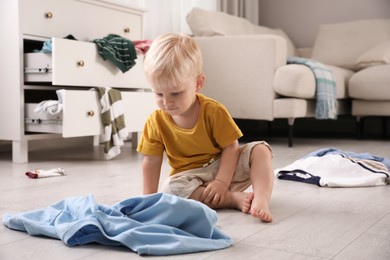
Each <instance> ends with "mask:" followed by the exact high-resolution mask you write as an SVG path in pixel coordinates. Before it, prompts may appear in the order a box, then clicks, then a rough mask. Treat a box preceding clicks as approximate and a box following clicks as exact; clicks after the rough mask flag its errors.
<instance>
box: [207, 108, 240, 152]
mask: <svg viewBox="0 0 390 260" xmlns="http://www.w3.org/2000/svg"><path fill="white" fill-rule="evenodd" d="M210 114H211V115H212V118H211V122H212V129H213V130H212V133H213V138H214V140H215V141H216V142H217V144H218V145H219V146H220V147H222V148H223V147H226V146H228V145H229V144H231V143H232V142H233V141H235V140H237V139H239V138H240V137H242V136H243V134H242V132H241V130H240V128H239V127H238V126H237V124H236V123H235V122H234V120H233V118H232V117H231V115H230V114H229V112H228V110H227V109H226V107H225V106H223V105H220V106H218V107H216V108H215V111H213V113H210Z"/></svg>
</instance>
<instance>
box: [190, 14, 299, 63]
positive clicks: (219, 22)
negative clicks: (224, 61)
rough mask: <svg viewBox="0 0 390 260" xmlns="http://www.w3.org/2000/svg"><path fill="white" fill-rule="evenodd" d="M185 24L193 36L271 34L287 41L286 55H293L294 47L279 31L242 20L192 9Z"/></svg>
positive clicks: (282, 32)
mask: <svg viewBox="0 0 390 260" xmlns="http://www.w3.org/2000/svg"><path fill="white" fill-rule="evenodd" d="M187 23H188V26H189V27H190V29H191V31H192V33H193V34H194V36H215V35H245V34H272V35H278V36H281V37H283V38H284V39H285V40H286V41H287V55H291V56H292V55H295V46H294V44H293V43H292V42H291V40H290V38H289V37H288V36H287V34H286V33H285V32H284V31H283V30H281V29H271V28H268V27H264V26H259V25H254V24H252V23H251V22H249V21H248V20H246V19H244V18H240V17H238V16H234V15H229V14H227V13H223V12H218V11H209V10H204V9H201V8H198V7H194V8H192V9H191V11H190V12H189V13H188V15H187Z"/></svg>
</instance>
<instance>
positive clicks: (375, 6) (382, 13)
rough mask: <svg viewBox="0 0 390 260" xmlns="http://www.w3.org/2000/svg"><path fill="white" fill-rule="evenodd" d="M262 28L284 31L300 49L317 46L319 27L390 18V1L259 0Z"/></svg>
mask: <svg viewBox="0 0 390 260" xmlns="http://www.w3.org/2000/svg"><path fill="white" fill-rule="evenodd" d="M259 2H260V11H259V14H260V15H259V24H260V25H263V26H268V27H272V28H282V29H283V30H284V31H285V32H286V33H287V34H288V35H289V36H290V38H291V40H292V41H293V42H294V44H295V45H296V47H311V46H313V44H314V40H315V36H316V33H317V29H318V25H320V24H326V23H335V22H345V21H352V20H358V19H371V18H390V0H259Z"/></svg>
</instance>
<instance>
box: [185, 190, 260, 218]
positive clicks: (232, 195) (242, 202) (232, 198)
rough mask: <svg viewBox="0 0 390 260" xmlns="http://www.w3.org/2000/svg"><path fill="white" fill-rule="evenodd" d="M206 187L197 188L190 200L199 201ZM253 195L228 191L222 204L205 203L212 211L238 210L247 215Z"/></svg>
mask: <svg viewBox="0 0 390 260" xmlns="http://www.w3.org/2000/svg"><path fill="white" fill-rule="evenodd" d="M205 188H206V187H204V186H199V187H198V188H197V189H196V190H195V191H194V192H193V193H192V194H191V196H190V197H189V198H190V199H193V200H197V201H200V197H201V195H202V193H203V191H204V190H205ZM253 197H254V196H253V193H250V192H241V191H228V192H227V195H226V199H225V201H223V202H220V203H217V204H211V203H205V204H206V205H207V206H209V207H210V208H212V209H226V208H232V209H239V210H241V211H242V212H244V213H248V212H249V211H250V208H251V204H252V200H253Z"/></svg>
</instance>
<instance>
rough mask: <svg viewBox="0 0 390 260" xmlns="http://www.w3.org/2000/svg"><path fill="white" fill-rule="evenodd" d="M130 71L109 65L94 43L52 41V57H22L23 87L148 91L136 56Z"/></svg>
mask: <svg viewBox="0 0 390 260" xmlns="http://www.w3.org/2000/svg"><path fill="white" fill-rule="evenodd" d="M135 62H136V65H134V66H133V67H132V68H131V69H130V70H128V71H127V72H125V73H123V72H122V71H121V70H119V68H117V67H116V66H115V65H114V64H112V63H111V61H108V60H106V61H104V60H103V58H101V56H100V54H99V53H98V51H97V47H96V44H95V43H92V42H83V41H75V40H69V39H62V38H52V53H51V54H45V53H26V54H25V55H24V64H25V65H24V66H25V68H24V72H25V73H24V76H25V80H24V81H25V83H27V84H28V83H33V82H51V84H53V85H61V86H80V87H102V86H108V87H115V88H136V89H142V88H149V83H148V82H147V80H146V77H145V73H144V69H143V55H138V58H137V59H136V60H135Z"/></svg>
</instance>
